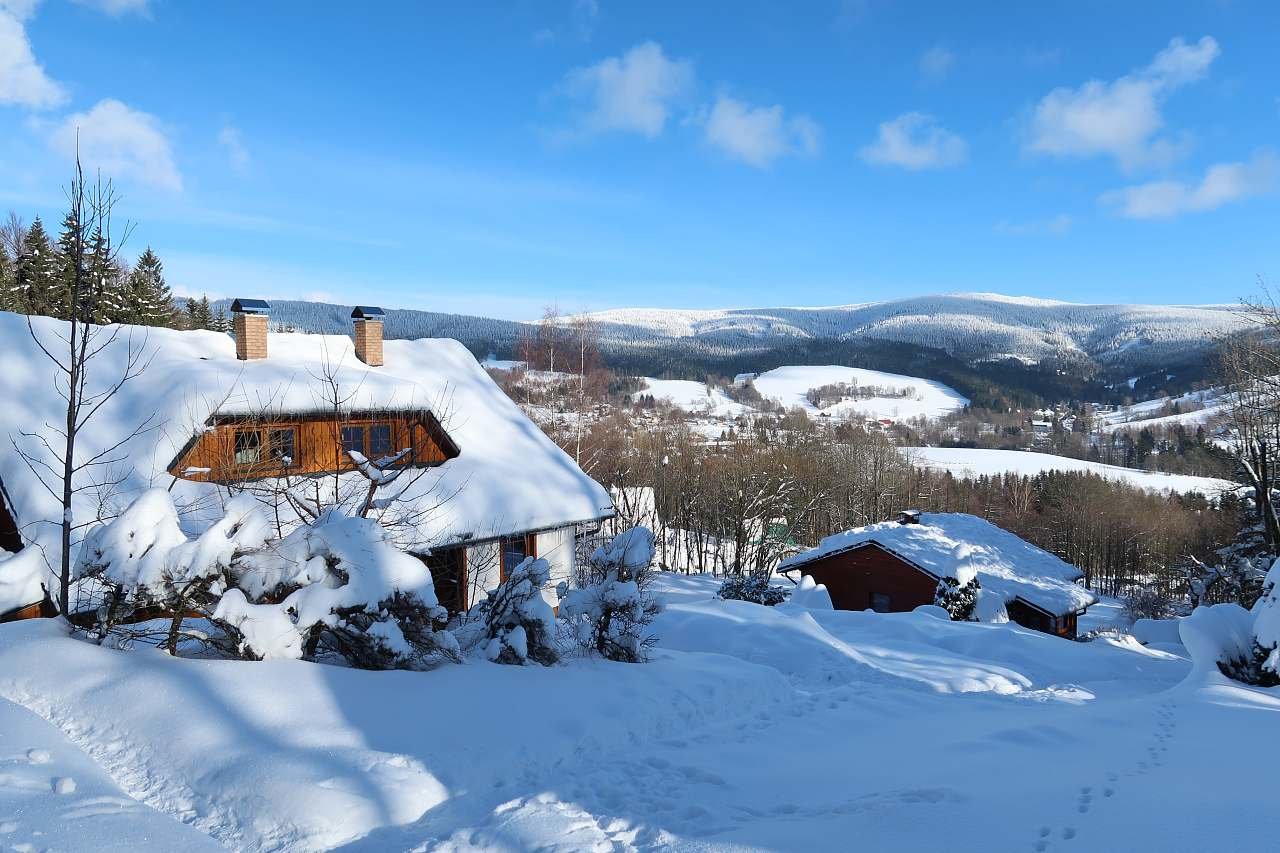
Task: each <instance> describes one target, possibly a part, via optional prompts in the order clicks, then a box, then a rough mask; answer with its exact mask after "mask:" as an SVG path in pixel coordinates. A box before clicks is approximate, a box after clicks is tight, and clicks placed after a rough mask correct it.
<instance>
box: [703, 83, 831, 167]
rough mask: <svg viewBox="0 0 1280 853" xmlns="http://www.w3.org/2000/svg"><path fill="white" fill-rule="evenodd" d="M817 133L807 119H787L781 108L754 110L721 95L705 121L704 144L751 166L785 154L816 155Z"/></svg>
mask: <svg viewBox="0 0 1280 853" xmlns="http://www.w3.org/2000/svg"><path fill="white" fill-rule="evenodd" d="M819 136H820V130H819V128H818V124H817V122H815V121H814V120H813V119H811V118H809V117H808V116H804V115H799V116H792V117H790V118H787V117H786V116H785V115H784V113H783V110H782V107H781V106H778V105H774V106H772V107H753V106H751V105H750V104H745V103H743V102H742V101H737V100H734V99H733V98H729V97H726V96H724V95H721V96H720V97H718V98H716V102H715V104H714V105H713V106H712V108H711V113H710V115H708V117H707V121H706V138H707V142H709V143H711V144H712V145H714V146H716V147H717V148H720V149H722V150H723V151H725V152H726V153H728V154H729V155H730V156H732V157H735V158H737V159H739V160H741V161H743V162H744V163H749V164H750V165H752V166H768V165H769V164H770V163H772V162H773V161H774V160H776V159H778V158H779V157H782V156H784V155H786V154H816V153H817V152H818V145H819Z"/></svg>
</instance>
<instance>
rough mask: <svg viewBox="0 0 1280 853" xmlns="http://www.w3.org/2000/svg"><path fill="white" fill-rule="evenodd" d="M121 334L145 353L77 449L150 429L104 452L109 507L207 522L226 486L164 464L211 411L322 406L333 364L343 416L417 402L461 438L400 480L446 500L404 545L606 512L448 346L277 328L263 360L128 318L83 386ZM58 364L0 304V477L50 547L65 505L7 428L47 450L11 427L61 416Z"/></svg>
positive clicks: (412, 494) (593, 489) (569, 467)
mask: <svg viewBox="0 0 1280 853" xmlns="http://www.w3.org/2000/svg"><path fill="white" fill-rule="evenodd" d="M32 324H33V327H34V329H35V332H36V334H37V335H38V336H39V337H40V339H41V340H42V341H43V342H44V343H45V344H46V345H47V346H49V347H50V348H51V349H52V350H53V351H54V352H55V353H57V352H58V351H59V350H58V349H56V348H55V347H58V346H61V347H62V348H63V349H65V344H61V342H60V341H59V336H65V334H66V330H67V324H66V323H63V322H60V321H57V320H51V319H47V318H32ZM130 338H131V339H132V344H133V346H134V347H135V348H138V347H142V348H143V349H144V350H145V353H146V356H147V357H149V358H150V364H149V366H148V367H147V368H146V370H145V371H144V372H143V373H142V375H141V376H139V377H138V378H136V379H134V380H132V381H130V382H128V383H127V384H126V385H125V386H124V387H123V388H122V389H121V391H120V393H119V394H118V395H117V396H116V397H114V398H112V399H111V400H109V401H108V402H107V403H106V404H105V405H104V406H103V408H102V410H101V411H100V412H99V413H98V414H97V415H96V416H95V417H94V419H93V420H92V421H91V422H90V426H89V428H88V429H87V430H86V431H85V432H83V433H82V434H81V436H80V441H81V446H80V448H79V450H78V452H77V457H78V458H80V459H86V458H90V457H92V456H94V455H95V454H97V453H99V452H100V451H102V450H104V449H106V448H109V447H110V446H111V445H113V444H115V443H116V442H117V441H119V440H120V439H122V438H124V437H125V436H128V435H129V434H130V433H131V432H132V431H133V430H134V429H135V427H136V426H137V425H138V424H139V423H140V422H141V421H142V420H143V419H145V418H147V417H148V416H154V417H153V419H152V425H153V426H154V429H152V430H151V431H149V432H147V433H145V434H142V435H139V436H136V437H134V438H131V439H129V440H128V441H127V442H126V443H125V445H124V446H123V447H122V448H121V449H120V452H119V453H118V454H115V455H119V456H121V457H122V462H121V463H120V464H119V465H117V466H115V471H114V473H115V474H116V475H117V476H118V477H119V478H120V480H121V482H120V485H119V487H118V488H116V489H115V490H114V492H115V493H114V494H113V495H111V496H108V500H109V501H111V502H112V503H113V505H114V506H116V507H120V506H122V505H123V504H127V503H128V502H129V500H131V499H132V497H134V496H136V495H138V494H140V493H141V492H142V491H143V490H144V489H146V488H148V487H151V486H162V487H165V488H170V489H171V491H172V493H173V496H174V502H175V503H176V504H177V506H178V507H179V509H180V510H183V511H184V512H185V513H186V514H184V516H183V518H182V523H183V526H184V527H189V528H190V529H191V530H192V531H196V532H198V531H199V530H202V529H203V528H204V527H205V526H207V524H209V523H211V522H212V521H213V520H215V519H216V518H219V517H221V505H222V503H223V502H225V499H226V497H227V494H226V489H225V488H220V487H219V486H217V485H215V484H211V483H199V482H193V481H189V480H181V479H180V480H176V481H175V480H174V478H173V477H171V476H170V475H169V473H168V470H167V469H168V467H169V465H170V464H171V463H173V462H174V461H175V459H176V457H177V456H178V454H179V452H180V451H181V450H182V449H183V448H184V447H185V446H187V445H188V443H189V442H190V441H191V440H192V439H193V437H195V436H197V435H198V434H199V433H200V432H201V431H202V430H203V429H204V428H205V424H206V423H207V422H208V420H209V418H210V417H212V416H214V415H255V416H256V415H278V414H299V413H308V412H317V411H321V412H323V411H326V410H328V411H331V410H332V407H331V404H328V403H326V390H325V388H324V387H323V386H324V383H322V381H321V378H320V377H321V374H322V373H323V372H324V368H325V365H326V364H328V365H331V366H334V371H333V373H334V375H335V376H336V380H337V382H338V385H339V386H340V388H341V391H342V393H343V396H345V397H348V399H347V400H346V401H345V403H344V404H343V409H344V410H345V411H351V412H359V411H405V412H421V411H423V410H427V411H430V412H432V413H433V414H434V415H435V416H436V418H437V420H439V422H440V423H441V425H442V426H443V428H444V430H445V431H446V432H447V433H448V435H449V437H450V438H452V440H453V442H454V443H455V444H456V445H457V446H458V448H459V451H460V452H459V455H458V456H457V457H456V458H453V459H450V460H449V461H447V462H445V463H444V464H443V465H442V466H440V467H439V468H436V469H433V470H432V471H431V476H429V477H428V476H423V477H421V478H418V479H415V480H414V482H413V483H412V484H411V485H409V487H408V489H407V491H406V493H405V498H406V499H407V500H408V501H420V502H422V504H423V505H424V506H425V505H433V504H434V503H436V502H438V501H439V500H440V498H441V497H442V496H445V497H448V500H447V501H445V503H444V504H443V505H442V506H440V507H439V509H438V510H436V511H434V512H432V513H430V514H429V516H428V517H427V518H425V519H423V520H422V521H421V522H420V523H418V524H417V527H416V529H415V530H413V531H412V534H411V538H412V540H413V541H412V542H409V543H407V544H408V545H410V546H414V547H417V546H421V547H428V548H429V547H438V546H444V545H449V544H452V543H455V542H458V541H464V540H473V541H474V540H483V539H487V538H493V537H496V536H502V535H506V534H510V533H519V532H525V531H532V530H541V529H546V528H552V527H559V526H564V525H568V524H572V523H576V522H582V521H591V520H595V519H598V518H601V517H603V516H607V515H608V514H610V513H611V512H612V504H611V502H610V500H609V495H608V493H607V492H606V491H605V490H604V489H603V488H602V487H601V486H600V485H599V484H598V483H596V482H595V481H594V480H592V479H591V478H590V477H588V476H587V475H586V474H584V473H583V472H582V470H581V469H580V468H579V467H578V466H577V465H576V464H575V463H574V461H573V459H571V458H570V457H569V456H567V455H566V454H565V453H564V452H563V451H561V450H560V449H559V448H558V447H557V446H556V445H555V444H554V443H553V442H552V441H551V440H550V439H549V438H547V436H546V435H545V434H544V433H543V432H542V431H541V430H540V429H538V427H537V426H536V425H535V424H533V423H532V422H531V421H530V420H529V419H528V418H527V417H525V415H524V414H523V413H522V412H521V411H520V409H519V408H518V407H517V406H516V405H515V404H514V403H512V402H511V400H510V399H508V398H507V396H506V395H505V394H504V393H503V392H502V390H501V389H499V388H498V386H497V385H495V384H494V382H493V381H492V380H491V379H490V378H489V376H488V374H486V373H485V371H484V370H483V369H482V368H481V367H480V365H479V364H478V363H477V362H476V360H475V358H474V357H473V356H472V355H471V353H470V352H468V351H467V350H466V349H465V348H464V347H463V346H462V345H461V344H459V343H458V342H457V341H453V340H443V339H434V340H416V341H398V340H397V341H387V342H386V343H385V344H384V354H385V360H386V363H385V366H382V367H375V368H370V367H368V366H366V365H365V364H363V363H362V362H360V361H359V360H358V359H357V358H356V356H355V351H354V347H353V344H352V341H351V339H350V338H347V337H344V336H330V335H302V334H273V335H271V336H270V339H269V355H268V357H267V358H266V359H263V360H258V361H238V360H237V359H236V357H235V345H234V342H233V341H232V339H231V338H230V337H228V336H227V335H224V334H220V333H216V332H203V331H197V332H180V331H174V330H170V329H146V328H142V327H129V328H126V329H124V330H122V333H121V334H120V335H119V336H118V337H117V338H116V340H115V341H114V342H113V343H112V344H111V346H109V347H108V348H107V349H106V350H105V351H104V352H103V353H102V354H101V355H100V356H99V357H98V358H97V359H95V360H94V361H93V362H92V364H91V366H90V385H91V387H92V388H95V389H101V388H102V387H104V386H105V385H107V384H108V383H110V382H112V381H113V380H115V379H116V378H118V377H119V375H120V373H121V371H122V369H123V366H124V364H125V359H126V355H127V350H128V345H129V340H130ZM54 375H55V370H54V368H53V366H52V365H51V364H50V363H49V361H48V360H47V358H46V357H45V356H44V355H43V354H42V353H41V352H40V350H39V349H38V347H37V346H36V344H35V342H34V341H33V340H32V338H31V335H30V334H29V333H28V331H27V319H26V318H25V317H22V316H19V315H15V314H7V313H2V312H0V400H2V401H3V402H0V442H2V443H0V481H2V482H3V485H4V488H5V493H6V494H7V496H8V499H9V502H10V503H11V504H12V510H13V511H14V514H15V515H16V518H17V522H18V524H19V526H20V528H21V529H22V532H23V536H24V538H25V539H26V540H28V541H31V540H33V539H39V540H40V541H42V542H49V541H50V540H51V538H52V537H50V533H51V532H52V530H53V528H54V524H56V523H57V522H58V521H59V520H60V519H61V518H62V509H61V505H60V503H59V501H58V500H57V499H55V498H54V497H53V495H51V494H50V493H49V492H48V491H46V490H45V488H44V487H43V486H42V485H41V484H40V482H39V480H38V479H37V477H36V476H35V475H34V474H33V472H32V471H31V469H30V468H29V467H28V465H26V464H25V463H24V462H23V461H22V459H21V458H20V457H19V454H18V453H16V452H15V451H14V449H13V447H12V446H11V445H10V443H9V437H10V436H12V437H13V439H14V440H15V441H17V442H18V443H19V444H20V445H21V446H22V447H24V448H25V449H26V450H28V451H30V452H31V453H34V454H35V455H36V456H37V457H38V458H42V459H45V460H46V461H47V460H48V459H49V456H48V452H47V451H45V450H43V449H42V448H41V446H40V440H39V438H34V437H23V436H21V435H20V434H19V433H20V432H22V431H27V432H37V433H39V434H41V435H43V436H44V437H46V438H48V439H49V440H50V441H51V442H55V443H56V437H55V434H54V429H56V425H57V424H58V423H59V422H62V421H64V420H65V404H64V403H63V401H62V399H61V398H60V397H59V396H58V394H57V392H56V390H55V389H54V386H53V382H54ZM343 476H344V477H359V475H358V474H354V473H349V474H344V475H343ZM101 497H102V496H100V495H97V494H93V493H87V492H86V493H82V494H80V495H78V496H77V498H76V502H75V506H74V515H75V518H76V520H77V522H79V521H82V520H83V521H90V520H92V519H93V518H95V516H96V515H97V513H98V505H99V503H100V498H101ZM184 508H185V509H184ZM206 516H207V517H206ZM45 522H52V524H50V523H45Z"/></svg>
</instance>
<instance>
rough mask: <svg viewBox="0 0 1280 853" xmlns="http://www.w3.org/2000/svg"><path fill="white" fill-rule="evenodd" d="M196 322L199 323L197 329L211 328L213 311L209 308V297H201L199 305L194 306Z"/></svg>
mask: <svg viewBox="0 0 1280 853" xmlns="http://www.w3.org/2000/svg"><path fill="white" fill-rule="evenodd" d="M196 320H197V321H198V322H199V324H200V325H199V326H198V328H201V329H212V328H213V309H212V308H210V307H209V297H208V296H201V297H200V303H199V304H198V305H197V306H196Z"/></svg>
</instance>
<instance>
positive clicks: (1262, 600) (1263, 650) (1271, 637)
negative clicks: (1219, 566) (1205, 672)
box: [1179, 560, 1280, 687]
mask: <svg viewBox="0 0 1280 853" xmlns="http://www.w3.org/2000/svg"><path fill="white" fill-rule="evenodd" d="M1179 630H1180V634H1181V636H1182V642H1183V644H1184V645H1185V646H1186V647H1187V650H1188V651H1189V652H1190V653H1191V658H1192V660H1193V661H1194V662H1195V664H1196V666H1197V668H1204V667H1207V666H1211V665H1216V666H1217V668H1218V669H1219V670H1220V671H1221V672H1222V673H1223V674H1224V675H1226V676H1227V677H1229V678H1233V679H1235V680H1236V681H1242V682H1244V683H1246V684H1254V685H1258V686H1261V687H1275V686H1277V685H1280V560H1276V561H1275V563H1273V564H1272V566H1271V569H1270V571H1269V572H1268V573H1267V575H1266V578H1265V580H1264V582H1263V584H1262V595H1261V596H1260V597H1259V598H1258V600H1257V602H1256V603H1255V604H1254V606H1253V609H1252V610H1251V611H1247V610H1245V609H1244V608H1243V607H1241V606H1239V605H1238V604H1233V603H1226V604H1215V605H1211V606H1208V607H1197V608H1196V609H1195V610H1194V611H1192V613H1191V615H1190V616H1188V617H1187V618H1185V619H1183V620H1181V622H1180V623H1179Z"/></svg>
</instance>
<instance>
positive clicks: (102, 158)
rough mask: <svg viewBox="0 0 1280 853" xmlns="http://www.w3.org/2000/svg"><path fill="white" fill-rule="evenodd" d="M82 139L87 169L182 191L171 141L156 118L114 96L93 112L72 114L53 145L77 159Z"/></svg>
mask: <svg viewBox="0 0 1280 853" xmlns="http://www.w3.org/2000/svg"><path fill="white" fill-rule="evenodd" d="M77 139H78V143H79V150H80V159H81V162H83V163H84V164H85V166H86V168H87V169H101V170H102V171H103V173H104V174H106V175H108V176H111V177H118V178H127V179H132V180H135V181H138V182H139V183H143V184H149V185H151V186H154V187H159V188H161V189H166V190H174V191H178V190H181V189H182V176H181V175H180V174H179V173H178V167H177V165H176V164H175V163H174V161H173V152H172V150H171V149H170V147H169V139H168V137H166V136H165V134H164V131H163V130H162V129H161V127H160V123H159V121H157V120H156V118H155V116H152V115H148V114H147V113H144V112H140V111H138V110H134V109H130V108H129V107H128V106H126V105H125V104H122V103H121V102H119V101H117V100H114V99H111V98H108V99H106V100H103V101H99V102H98V103H97V104H96V105H95V106H94V107H93V108H92V109H91V110H89V111H88V112H85V113H76V114H74V115H72V116H69V117H68V118H67V119H66V120H65V121H63V122H62V124H61V125H60V126H59V127H58V129H57V130H55V131H54V134H53V139H52V142H53V145H54V148H56V149H57V150H58V151H60V152H62V153H63V154H65V155H67V156H68V157H74V156H75V153H76V145H77Z"/></svg>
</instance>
